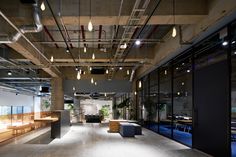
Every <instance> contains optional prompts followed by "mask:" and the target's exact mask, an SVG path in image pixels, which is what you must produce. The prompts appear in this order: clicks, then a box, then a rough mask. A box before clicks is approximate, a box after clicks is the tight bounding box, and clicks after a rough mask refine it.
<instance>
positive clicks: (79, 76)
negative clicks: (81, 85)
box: [77, 71, 81, 80]
mask: <svg viewBox="0 0 236 157" xmlns="http://www.w3.org/2000/svg"><path fill="white" fill-rule="evenodd" d="M80 79H81V75H80V72H79V71H78V73H77V80H80Z"/></svg>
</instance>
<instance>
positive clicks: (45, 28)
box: [43, 26, 59, 48]
mask: <svg viewBox="0 0 236 157" xmlns="http://www.w3.org/2000/svg"><path fill="white" fill-rule="evenodd" d="M43 28H44V31H45V32H46V34H47V35H48V36H49V38H50V39H51V40H52V41H55V40H54V39H53V37H52V35H51V34H50V32H49V31H48V29H47V27H46V26H43ZM55 46H56V48H59V46H58V45H57V43H55Z"/></svg>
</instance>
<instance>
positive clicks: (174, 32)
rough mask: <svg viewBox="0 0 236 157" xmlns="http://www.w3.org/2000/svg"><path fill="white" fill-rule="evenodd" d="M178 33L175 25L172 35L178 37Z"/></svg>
mask: <svg viewBox="0 0 236 157" xmlns="http://www.w3.org/2000/svg"><path fill="white" fill-rule="evenodd" d="M176 35H177V31H176V28H175V26H174V27H173V30H172V37H173V38H174V37H176Z"/></svg>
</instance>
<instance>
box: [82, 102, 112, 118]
mask: <svg viewBox="0 0 236 157" xmlns="http://www.w3.org/2000/svg"><path fill="white" fill-rule="evenodd" d="M80 105H81V108H82V109H83V112H84V115H87V114H90V115H93V114H94V115H95V114H99V113H98V111H99V110H100V109H101V108H102V106H103V105H110V112H112V100H94V99H84V100H81V101H80Z"/></svg>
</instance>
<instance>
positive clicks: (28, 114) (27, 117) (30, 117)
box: [23, 106, 34, 124]
mask: <svg viewBox="0 0 236 157" xmlns="http://www.w3.org/2000/svg"><path fill="white" fill-rule="evenodd" d="M23 112H24V114H23V122H24V123H27V124H29V123H33V122H34V113H33V111H32V107H30V106H24V107H23Z"/></svg>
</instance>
